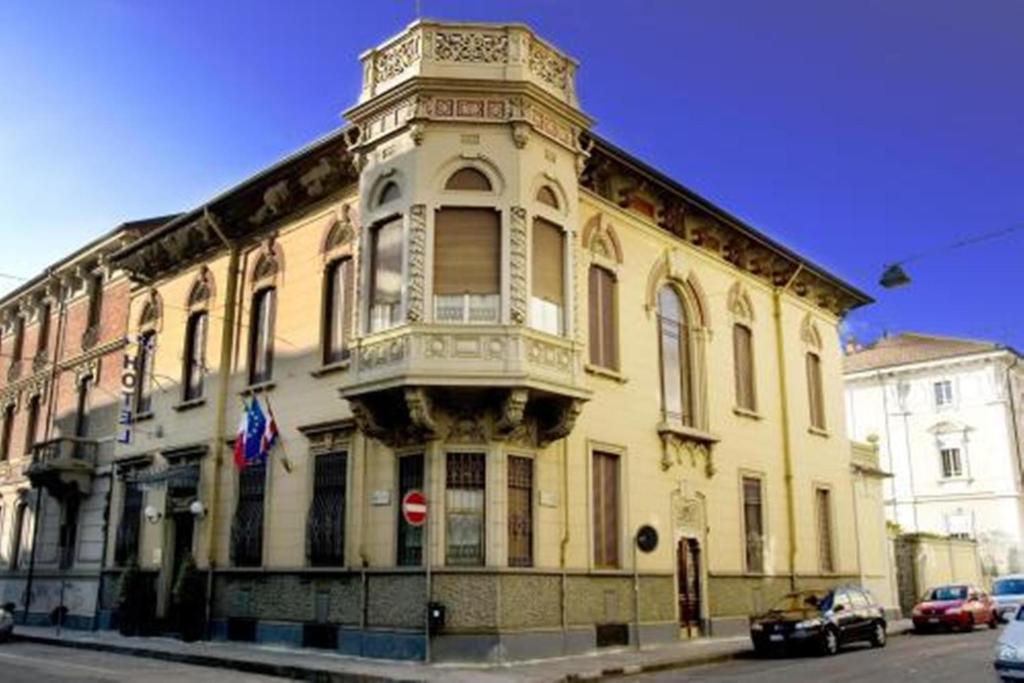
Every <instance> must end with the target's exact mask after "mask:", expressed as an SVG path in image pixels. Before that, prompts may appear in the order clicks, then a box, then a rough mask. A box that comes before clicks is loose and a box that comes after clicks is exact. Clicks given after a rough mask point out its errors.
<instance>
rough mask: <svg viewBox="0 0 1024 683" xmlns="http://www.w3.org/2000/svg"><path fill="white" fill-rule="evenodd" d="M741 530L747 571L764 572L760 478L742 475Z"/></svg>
mask: <svg viewBox="0 0 1024 683" xmlns="http://www.w3.org/2000/svg"><path fill="white" fill-rule="evenodd" d="M743 531H744V534H745V536H746V539H745V549H746V552H745V560H746V565H747V571H748V572H750V573H752V574H763V573H764V504H763V496H762V490H761V480H760V479H757V478H756V477H743Z"/></svg>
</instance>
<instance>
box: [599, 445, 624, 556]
mask: <svg viewBox="0 0 1024 683" xmlns="http://www.w3.org/2000/svg"><path fill="white" fill-rule="evenodd" d="M593 466H594V481H593V487H594V490H593V499H594V566H596V567H600V568H610V567H618V566H619V457H618V456H617V455H615V454H612V453H602V452H599V451H594V457H593Z"/></svg>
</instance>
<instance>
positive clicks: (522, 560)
mask: <svg viewBox="0 0 1024 683" xmlns="http://www.w3.org/2000/svg"><path fill="white" fill-rule="evenodd" d="M508 566H510V567H532V566H533V460H532V459H531V458H524V457H522V456H516V455H510V456H508Z"/></svg>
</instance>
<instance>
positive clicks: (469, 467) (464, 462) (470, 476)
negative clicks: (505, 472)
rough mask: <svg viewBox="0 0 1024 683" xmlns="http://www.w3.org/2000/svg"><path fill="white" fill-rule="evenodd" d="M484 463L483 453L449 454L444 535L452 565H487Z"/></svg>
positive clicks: (448, 560) (449, 560)
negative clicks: (485, 561) (485, 560)
mask: <svg viewBox="0 0 1024 683" xmlns="http://www.w3.org/2000/svg"><path fill="white" fill-rule="evenodd" d="M485 462H486V459H485V456H484V454H483V453H449V454H448V463H447V464H448V467H447V477H446V479H447V481H446V484H447V486H446V497H445V516H446V522H447V524H446V534H445V535H446V540H447V545H448V548H447V551H448V552H447V563H448V564H450V565H482V564H483V563H484V488H485V483H484V482H485V479H484V475H485Z"/></svg>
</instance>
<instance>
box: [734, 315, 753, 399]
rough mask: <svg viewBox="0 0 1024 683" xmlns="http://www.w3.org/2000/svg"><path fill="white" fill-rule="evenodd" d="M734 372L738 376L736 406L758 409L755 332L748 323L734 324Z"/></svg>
mask: <svg viewBox="0 0 1024 683" xmlns="http://www.w3.org/2000/svg"><path fill="white" fill-rule="evenodd" d="M732 358H733V374H734V375H735V378H736V407H737V408H743V409H744V410H750V411H754V410H757V396H756V394H755V393H754V343H753V333H752V332H751V331H750V328H749V327H747V326H746V325H742V324H740V323H736V324H735V325H733V326H732Z"/></svg>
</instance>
